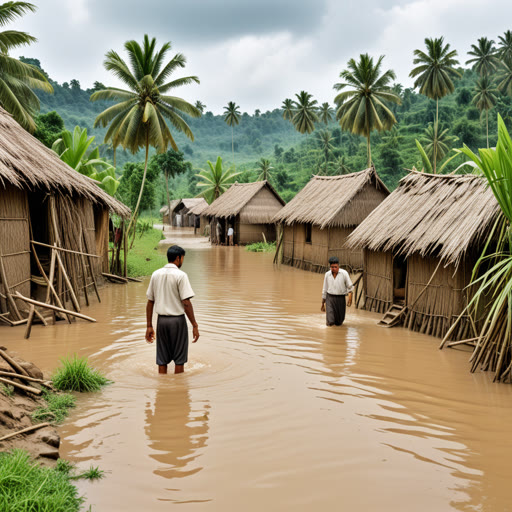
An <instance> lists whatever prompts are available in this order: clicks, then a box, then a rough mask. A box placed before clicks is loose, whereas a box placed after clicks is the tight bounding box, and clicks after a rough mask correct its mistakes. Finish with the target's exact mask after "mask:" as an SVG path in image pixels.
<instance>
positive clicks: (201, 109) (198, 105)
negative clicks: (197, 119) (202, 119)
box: [194, 100, 206, 114]
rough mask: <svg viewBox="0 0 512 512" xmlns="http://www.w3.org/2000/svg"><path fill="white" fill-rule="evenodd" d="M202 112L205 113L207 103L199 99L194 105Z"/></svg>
mask: <svg viewBox="0 0 512 512" xmlns="http://www.w3.org/2000/svg"><path fill="white" fill-rule="evenodd" d="M194 106H195V107H196V108H197V110H199V112H201V114H204V111H205V110H206V105H205V104H204V103H203V102H202V101H199V100H197V101H196V104H195V105H194Z"/></svg>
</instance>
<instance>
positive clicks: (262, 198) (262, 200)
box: [240, 187, 283, 241]
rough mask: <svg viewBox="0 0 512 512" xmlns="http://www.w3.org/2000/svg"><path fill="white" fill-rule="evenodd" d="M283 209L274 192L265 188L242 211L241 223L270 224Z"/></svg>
mask: <svg viewBox="0 0 512 512" xmlns="http://www.w3.org/2000/svg"><path fill="white" fill-rule="evenodd" d="M282 207H283V205H282V204H281V202H280V201H279V200H278V199H277V197H276V196H275V195H274V194H273V193H272V191H271V190H270V189H268V188H267V187H263V188H262V189H261V190H260V191H259V192H258V193H257V194H256V195H255V196H254V197H253V198H252V199H251V200H250V201H249V202H248V203H247V204H246V205H245V206H244V207H243V208H242V210H241V211H240V222H241V223H242V224H253V223H254V224H256V223H259V224H267V223H270V222H272V219H273V218H274V215H276V214H277V213H278V212H279V210H281V208H282ZM265 236H266V235H265ZM259 240H261V236H260V238H259ZM259 240H258V241H259ZM274 240H275V235H274Z"/></svg>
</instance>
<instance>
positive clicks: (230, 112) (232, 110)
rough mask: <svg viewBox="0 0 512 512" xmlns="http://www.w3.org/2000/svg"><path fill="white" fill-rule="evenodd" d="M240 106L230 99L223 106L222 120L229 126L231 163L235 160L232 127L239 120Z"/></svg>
mask: <svg viewBox="0 0 512 512" xmlns="http://www.w3.org/2000/svg"><path fill="white" fill-rule="evenodd" d="M240 114H241V113H240V107H239V106H238V105H237V104H236V103H235V102H234V101H230V102H229V103H228V104H227V106H226V107H224V121H226V124H227V125H228V126H230V127H231V151H232V154H233V163H234V162H235V135H234V127H235V125H237V124H238V123H239V122H240Z"/></svg>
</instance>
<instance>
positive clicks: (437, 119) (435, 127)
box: [433, 99, 439, 174]
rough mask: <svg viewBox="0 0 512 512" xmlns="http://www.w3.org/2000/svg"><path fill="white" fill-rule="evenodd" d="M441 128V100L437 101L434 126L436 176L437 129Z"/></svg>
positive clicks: (434, 166) (435, 165)
mask: <svg viewBox="0 0 512 512" xmlns="http://www.w3.org/2000/svg"><path fill="white" fill-rule="evenodd" d="M438 126H439V99H436V122H435V124H434V162H433V164H434V165H433V168H434V174H437V172H436V168H437V127H438Z"/></svg>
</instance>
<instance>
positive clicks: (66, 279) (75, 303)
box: [47, 251, 80, 313]
mask: <svg viewBox="0 0 512 512" xmlns="http://www.w3.org/2000/svg"><path fill="white" fill-rule="evenodd" d="M55 254H56V256H57V262H58V264H59V267H60V271H61V272H62V277H63V278H64V282H65V283H66V284H67V286H68V289H69V294H70V296H71V302H72V303H73V306H74V307H75V310H76V311H77V312H78V313H80V303H79V302H78V299H77V298H76V295H75V291H74V290H73V287H72V286H71V281H70V280H69V276H68V273H67V272H66V269H65V267H64V263H62V259H61V257H60V254H59V253H58V252H57V251H55ZM52 255H53V251H52ZM47 302H48V301H47Z"/></svg>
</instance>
